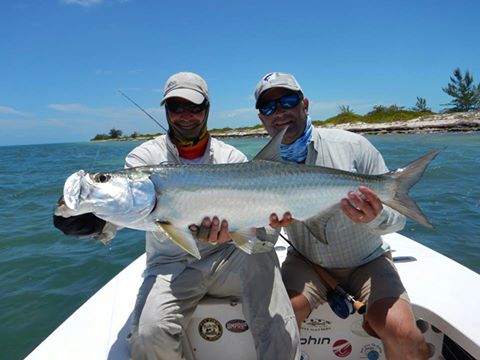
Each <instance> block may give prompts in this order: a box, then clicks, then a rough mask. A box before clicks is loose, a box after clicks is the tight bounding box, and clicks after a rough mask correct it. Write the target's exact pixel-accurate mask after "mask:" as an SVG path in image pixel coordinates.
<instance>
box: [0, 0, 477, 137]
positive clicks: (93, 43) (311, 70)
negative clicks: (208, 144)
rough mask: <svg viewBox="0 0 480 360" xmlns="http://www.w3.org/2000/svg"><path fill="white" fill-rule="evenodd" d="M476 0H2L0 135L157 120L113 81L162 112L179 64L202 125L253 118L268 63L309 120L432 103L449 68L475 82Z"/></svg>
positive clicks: (64, 132) (143, 129) (147, 126)
mask: <svg viewBox="0 0 480 360" xmlns="http://www.w3.org/2000/svg"><path fill="white" fill-rule="evenodd" d="M479 13H480V3H479V2H478V1H477V0H458V1H455V2H454V1H447V0H445V1H442V0H437V1H434V0H424V1H423V0H417V1H410V0H405V1H396V2H393V1H388V0H383V1H358V0H357V1H350V0H345V1H328V2H327V1H318V0H317V1H308V0H305V1H283V0H277V1H250V0H244V1H241V2H234V1H228V0H222V1H209V0H204V1H185V0H184V1H161V0H158V1H154V0H44V1H37V0H31V1H26V0H25V1H23V0H10V1H8V0H4V1H1V2H0V34H2V35H1V37H0V129H1V135H0V146H2V145H14V144H39V143H59V142H72V141H87V140H89V139H90V138H92V137H93V136H94V135H95V134H98V133H108V131H109V130H110V129H111V128H116V129H121V130H122V131H123V132H124V133H125V134H131V133H132V132H133V131H137V132H140V133H156V132H159V131H160V130H159V128H158V126H157V125H155V124H154V123H153V122H152V121H151V120H150V119H148V118H147V117H146V116H145V115H143V114H142V113H141V112H140V111H139V110H138V109H136V108H134V107H133V106H132V105H131V104H130V103H128V102H127V100H126V99H124V98H123V97H122V96H120V95H119V94H118V91H117V90H122V91H124V92H125V93H127V94H128V95H129V96H130V97H132V98H133V99H135V100H136V101H137V102H138V103H139V104H140V105H141V106H143V107H144V108H145V109H146V110H147V111H149V112H150V113H151V114H152V115H153V116H155V117H156V118H157V119H159V120H160V121H164V111H163V109H161V108H160V107H159V100H160V98H161V93H162V89H163V85H164V82H165V80H166V79H167V78H168V76H169V75H171V74H172V73H175V72H178V71H194V72H197V73H199V74H200V75H202V76H203V77H204V78H205V79H206V80H207V83H208V85H209V89H210V95H211V98H212V109H211V115H210V120H209V124H210V127H213V128H221V127H227V126H229V127H239V126H250V125H255V124H257V123H258V118H257V115H256V111H255V110H254V99H253V91H254V88H255V84H256V83H257V81H258V80H259V79H260V77H261V76H262V75H264V74H265V73H267V72H270V71H285V72H291V73H293V74H294V75H295V76H296V78H297V80H298V81H299V82H300V84H301V86H302V88H303V90H304V93H305V94H306V96H307V97H308V98H309V99H310V102H311V108H310V114H311V115H312V118H313V119H325V118H328V117H330V116H333V115H335V114H336V113H337V112H338V106H339V105H349V106H350V107H351V108H352V109H353V110H354V111H356V112H358V113H360V114H364V113H366V112H368V111H369V110H371V108H372V106H373V105H391V104H397V105H400V106H406V107H411V106H413V105H415V102H416V97H417V96H421V97H423V98H426V100H427V104H428V105H429V106H430V107H432V108H433V110H434V111H439V110H440V109H441V108H442V106H441V104H445V103H447V102H449V100H450V98H449V97H448V96H447V95H446V94H445V93H444V92H443V91H442V90H441V89H442V87H444V86H445V85H446V84H447V83H448V81H449V77H450V76H451V74H452V73H453V70H454V69H455V68H456V67H460V68H461V69H462V70H463V71H465V70H467V69H468V70H470V72H471V73H472V74H473V77H474V80H475V83H478V82H479V81H480V61H479V60H480V46H478V43H479V40H478V39H479V35H480V21H478V14H479Z"/></svg>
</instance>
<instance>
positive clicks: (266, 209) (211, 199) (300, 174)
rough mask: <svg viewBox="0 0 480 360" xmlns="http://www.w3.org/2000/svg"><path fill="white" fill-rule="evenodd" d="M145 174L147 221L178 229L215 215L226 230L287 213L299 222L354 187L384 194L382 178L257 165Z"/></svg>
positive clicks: (173, 167) (182, 167)
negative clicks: (149, 199) (150, 205)
mask: <svg viewBox="0 0 480 360" xmlns="http://www.w3.org/2000/svg"><path fill="white" fill-rule="evenodd" d="M150 170H153V172H154V173H153V174H152V175H151V176H150V178H151V180H152V181H153V183H154V184H155V187H156V191H157V199H158V204H159V205H160V206H157V208H156V210H155V211H154V212H153V214H152V216H154V217H156V218H157V219H164V220H168V221H171V222H172V223H175V224H176V225H178V226H182V227H183V226H188V225H189V224H192V223H199V222H200V221H201V219H202V218H203V217H204V216H214V215H217V216H219V217H220V218H222V219H227V220H228V221H229V226H230V229H231V230H236V229H239V228H244V227H251V226H254V227H259V226H263V225H265V224H266V222H267V221H268V217H269V215H270V214H271V213H273V212H275V213H277V214H283V213H284V212H286V211H290V212H291V213H292V214H293V216H294V217H295V218H297V219H305V218H308V217H311V216H313V215H315V214H317V213H319V212H321V211H323V210H325V209H327V208H329V207H331V206H332V205H335V204H337V203H338V202H339V200H340V199H341V198H343V197H345V196H346V194H347V192H348V191H354V190H356V189H357V188H358V186H359V185H362V184H363V185H368V186H369V187H371V188H373V189H374V190H376V191H377V192H379V193H385V191H384V190H382V186H383V185H385V184H386V183H388V181H386V180H388V177H387V176H384V175H376V176H372V175H356V174H352V173H348V172H344V171H340V170H335V169H329V168H323V167H318V166H305V165H296V164H280V163H275V162H270V161H261V160H260V161H253V162H249V163H242V164H220V165H194V166H185V165H166V166H160V167H156V168H151V169H150ZM387 193H388V191H387Z"/></svg>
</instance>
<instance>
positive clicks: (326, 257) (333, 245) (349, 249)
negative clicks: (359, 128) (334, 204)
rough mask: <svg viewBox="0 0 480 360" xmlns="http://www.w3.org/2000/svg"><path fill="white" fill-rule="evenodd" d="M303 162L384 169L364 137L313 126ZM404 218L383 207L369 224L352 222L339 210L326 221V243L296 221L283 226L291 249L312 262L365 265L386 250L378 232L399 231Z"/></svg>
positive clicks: (379, 171) (358, 169) (349, 168)
mask: <svg viewBox="0 0 480 360" xmlns="http://www.w3.org/2000/svg"><path fill="white" fill-rule="evenodd" d="M305 163H306V164H307V165H320V166H326V167H331V168H336V169H341V170H346V171H351V172H356V173H361V174H382V173H385V172H387V171H388V168H387V167H386V165H385V162H384V160H383V158H382V156H381V154H380V153H379V152H378V150H377V149H376V148H375V147H374V146H373V145H372V144H371V143H370V142H369V141H368V140H367V139H366V138H364V137H363V136H361V135H358V134H355V133H351V132H348V131H343V130H336V129H314V131H313V137H312V142H311V143H310V144H309V147H308V154H307V158H306V160H305ZM346 195H347V194H345V196H346ZM293 216H295V214H293ZM405 220H406V219H405V217H404V216H403V215H400V214H399V213H398V212H396V211H394V210H392V209H391V208H389V207H387V206H384V208H383V210H382V212H381V213H380V214H379V215H378V216H377V217H376V218H375V219H374V220H373V221H371V222H370V223H368V224H356V223H354V222H353V221H351V220H350V219H349V218H348V217H347V216H346V215H345V214H344V213H343V212H342V211H341V210H340V209H339V210H338V211H337V212H335V214H334V215H333V216H332V217H331V218H329V219H328V221H327V223H326V229H325V230H326V231H325V233H326V240H327V243H322V242H321V241H319V240H317V239H316V238H315V237H313V235H312V234H311V233H310V231H309V230H308V229H307V228H306V227H305V225H304V224H303V223H302V222H299V221H297V222H294V223H293V224H291V225H290V226H288V227H287V234H288V237H289V239H290V241H291V242H292V243H293V245H294V246H295V248H296V249H297V250H298V251H300V252H301V253H302V254H303V255H304V256H306V257H307V258H308V259H310V260H311V261H313V262H314V263H317V264H320V265H322V266H324V267H326V268H347V267H354V266H359V265H362V264H365V263H367V262H369V261H371V260H373V259H375V258H377V257H378V256H380V255H382V254H383V253H384V252H385V251H387V250H389V247H388V244H386V243H384V242H383V241H382V238H381V235H382V234H387V233H391V232H395V231H399V230H401V229H402V228H403V227H404V226H405Z"/></svg>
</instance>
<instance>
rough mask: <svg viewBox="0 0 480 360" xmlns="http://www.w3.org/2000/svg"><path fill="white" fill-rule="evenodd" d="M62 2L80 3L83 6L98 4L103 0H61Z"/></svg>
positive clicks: (68, 3) (69, 3)
mask: <svg viewBox="0 0 480 360" xmlns="http://www.w3.org/2000/svg"><path fill="white" fill-rule="evenodd" d="M62 2H63V3H64V4H67V5H80V6H83V7H91V6H95V5H100V4H101V3H102V2H103V0H62Z"/></svg>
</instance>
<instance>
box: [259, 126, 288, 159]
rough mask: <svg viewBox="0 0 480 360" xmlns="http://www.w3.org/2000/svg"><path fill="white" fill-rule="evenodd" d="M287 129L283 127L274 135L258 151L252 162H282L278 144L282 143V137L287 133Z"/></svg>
mask: <svg viewBox="0 0 480 360" xmlns="http://www.w3.org/2000/svg"><path fill="white" fill-rule="evenodd" d="M287 129H288V127H285V128H284V129H282V131H280V132H279V133H278V134H277V135H275V136H274V137H273V138H272V139H271V140H270V141H269V142H268V144H267V145H265V147H264V148H263V149H262V150H260V152H259V153H258V154H257V155H255V157H254V158H253V161H255V160H268V161H277V162H283V160H282V157H281V155H280V144H281V143H282V139H283V135H285V132H286V131H287Z"/></svg>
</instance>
